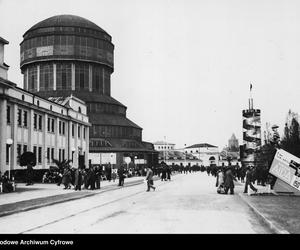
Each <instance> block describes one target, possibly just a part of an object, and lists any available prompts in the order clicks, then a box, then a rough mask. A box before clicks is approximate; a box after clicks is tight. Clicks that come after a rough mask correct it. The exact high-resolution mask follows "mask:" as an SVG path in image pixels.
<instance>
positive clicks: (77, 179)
mask: <svg viewBox="0 0 300 250" xmlns="http://www.w3.org/2000/svg"><path fill="white" fill-rule="evenodd" d="M81 185H82V170H81V169H80V168H77V169H76V170H75V181H74V186H75V190H79V191H81Z"/></svg>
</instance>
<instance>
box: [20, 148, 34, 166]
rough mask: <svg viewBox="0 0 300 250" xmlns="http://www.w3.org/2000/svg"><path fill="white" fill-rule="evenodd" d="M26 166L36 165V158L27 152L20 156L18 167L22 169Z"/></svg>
mask: <svg viewBox="0 0 300 250" xmlns="http://www.w3.org/2000/svg"><path fill="white" fill-rule="evenodd" d="M28 165H30V166H32V167H34V166H35V165H36V156H35V154H34V153H32V152H30V151H27V152H24V153H23V154H22V155H21V156H20V166H22V167H24V166H27V167H28Z"/></svg>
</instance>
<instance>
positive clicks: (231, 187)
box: [224, 165, 236, 194]
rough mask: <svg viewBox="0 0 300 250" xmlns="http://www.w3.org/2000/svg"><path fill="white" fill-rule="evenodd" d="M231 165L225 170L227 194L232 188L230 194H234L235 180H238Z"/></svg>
mask: <svg viewBox="0 0 300 250" xmlns="http://www.w3.org/2000/svg"><path fill="white" fill-rule="evenodd" d="M231 168H232V167H231V165H229V166H228V167H227V169H226V171H225V179H224V187H225V194H228V191H229V190H230V194H234V182H233V180H236V179H235V177H234V175H233V173H232V169H231Z"/></svg>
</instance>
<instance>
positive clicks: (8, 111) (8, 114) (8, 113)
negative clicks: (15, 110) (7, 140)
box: [6, 106, 10, 124]
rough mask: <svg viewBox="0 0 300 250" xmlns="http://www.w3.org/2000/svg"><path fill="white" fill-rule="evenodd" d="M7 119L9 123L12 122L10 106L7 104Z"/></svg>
mask: <svg viewBox="0 0 300 250" xmlns="http://www.w3.org/2000/svg"><path fill="white" fill-rule="evenodd" d="M6 121H7V124H10V106H7V108H6Z"/></svg>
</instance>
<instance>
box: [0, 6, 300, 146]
mask: <svg viewBox="0 0 300 250" xmlns="http://www.w3.org/2000/svg"><path fill="white" fill-rule="evenodd" d="M0 11H1V14H0V36H1V37H3V38H4V39H6V40H8V41H9V42H10V43H9V45H7V46H6V52H5V53H6V55H5V58H6V59H5V62H6V63H7V64H8V65H10V69H9V74H8V77H9V80H11V81H13V82H16V83H17V84H18V86H20V87H22V86H23V83H22V75H21V71H20V69H19V63H20V48H19V44H20V43H21V41H22V36H23V34H24V33H25V32H26V30H28V29H29V28H30V27H32V26H33V25H34V24H36V23H37V22H39V21H42V20H44V19H46V18H48V17H51V16H54V15H59V14H73V15H78V16H81V17H84V18H86V19H89V20H90V21H92V22H94V23H95V24H97V25H98V26H100V27H101V28H103V29H104V30H105V31H107V32H108V33H109V34H110V35H111V36H112V41H113V43H114V45H115V51H114V62H115V65H114V69H115V71H114V73H113V75H112V82H111V86H112V89H111V94H112V96H113V97H114V98H115V99H117V100H118V101H120V102H121V103H123V104H124V105H125V106H127V108H128V109H127V117H128V118H129V119H131V120H132V121H133V122H135V123H136V124H138V125H139V126H141V127H142V128H143V140H145V141H150V142H154V141H157V140H164V137H166V140H167V141H168V142H173V143H176V147H178V148H179V147H182V146H183V145H184V144H187V145H191V144H194V143H203V142H207V143H210V144H214V145H217V146H219V147H220V148H223V147H224V146H225V145H226V144H227V143H228V139H229V137H230V136H231V135H232V133H235V134H236V136H237V137H238V139H239V142H240V143H241V142H242V109H245V108H247V107H248V97H249V84H250V83H252V84H253V97H254V108H259V109H261V110H262V123H263V124H262V125H263V127H264V126H265V123H266V122H271V123H272V124H274V123H276V124H278V125H279V126H280V128H279V132H280V133H281V134H282V131H283V126H284V122H285V118H286V114H287V112H288V110H289V109H292V111H295V112H300V91H299V90H300V1H296V0H295V1H293V0H289V1H284V0H236V1H235V0H218V1H213V0H209V1H208V0H207V1H206V0H84V1H82V0H81V1H79V0H72V1H71V0H70V1H68V0H51V1H49V0H48V1H44V0H22V1H20V0H0Z"/></svg>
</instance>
